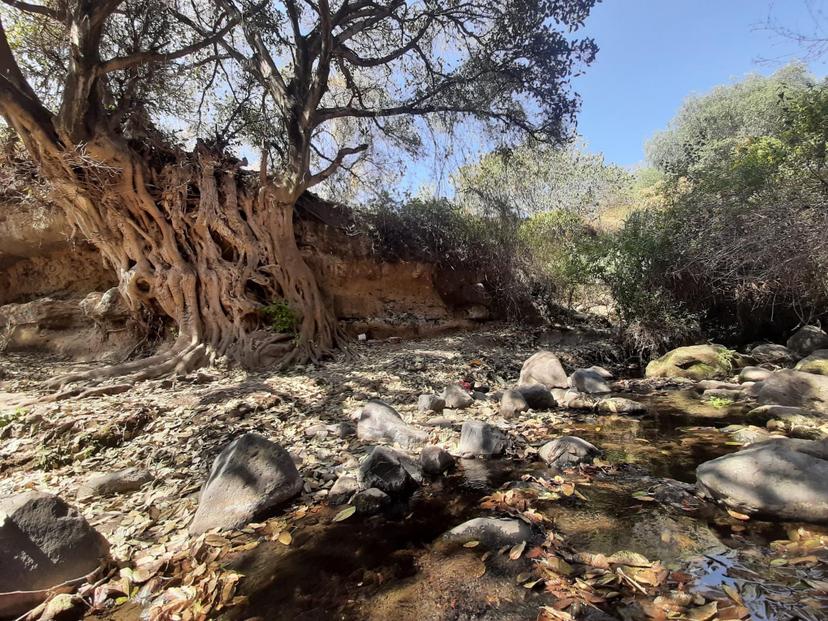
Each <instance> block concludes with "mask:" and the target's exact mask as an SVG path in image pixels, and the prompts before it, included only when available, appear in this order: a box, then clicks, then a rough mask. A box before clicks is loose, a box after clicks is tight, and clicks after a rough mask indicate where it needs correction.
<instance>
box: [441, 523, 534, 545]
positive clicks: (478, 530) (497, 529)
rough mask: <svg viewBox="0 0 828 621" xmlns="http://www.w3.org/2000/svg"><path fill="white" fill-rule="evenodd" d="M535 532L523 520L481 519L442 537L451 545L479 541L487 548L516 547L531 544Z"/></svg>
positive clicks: (456, 527) (461, 526)
mask: <svg viewBox="0 0 828 621" xmlns="http://www.w3.org/2000/svg"><path fill="white" fill-rule="evenodd" d="M536 537H537V535H536V533H535V531H534V530H533V529H532V527H531V526H529V525H528V524H527V523H526V522H524V521H523V520H515V519H512V518H492V517H479V518H474V519H473V520H469V521H468V522H463V523H462V524H460V525H458V526H455V527H454V528H452V529H451V530H450V531H448V532H447V533H445V534H444V535H443V537H442V539H443V541H445V542H447V543H451V544H465V543H468V542H470V541H479V542H480V543H481V544H482V545H484V546H485V547H487V548H501V547H503V546H514V545H517V544H519V543H520V542H522V541H525V542H527V543H529V542H531V541H532V540H533V539H535V538H536Z"/></svg>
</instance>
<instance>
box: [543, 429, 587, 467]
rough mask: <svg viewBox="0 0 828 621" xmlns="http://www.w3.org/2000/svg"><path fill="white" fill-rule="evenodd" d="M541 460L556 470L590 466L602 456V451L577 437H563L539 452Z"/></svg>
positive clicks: (548, 443)
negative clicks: (581, 465)
mask: <svg viewBox="0 0 828 621" xmlns="http://www.w3.org/2000/svg"><path fill="white" fill-rule="evenodd" d="M538 454H539V455H540V457H541V459H543V461H545V462H546V463H547V464H549V465H550V466H554V467H555V468H571V467H572V466H577V465H579V464H590V463H592V460H593V459H595V458H596V457H597V456H598V455H600V454H601V451H600V449H599V448H598V447H597V446H595V445H593V444H590V443H589V442H587V441H586V440H583V439H581V438H577V437H575V436H561V437H560V438H555V439H554V440H552V441H551V442H547V443H546V444H544V445H543V446H542V447H540V450H539V451H538Z"/></svg>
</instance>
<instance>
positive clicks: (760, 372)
mask: <svg viewBox="0 0 828 621" xmlns="http://www.w3.org/2000/svg"><path fill="white" fill-rule="evenodd" d="M772 373H773V371H769V370H768V369H763V368H762V367H745V368H744V369H742V370H741V371H739V383H740V384H744V383H745V382H762V381H764V380H766V379H768V378H769V377H770V376H771V374H772Z"/></svg>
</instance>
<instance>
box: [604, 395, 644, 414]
mask: <svg viewBox="0 0 828 621" xmlns="http://www.w3.org/2000/svg"><path fill="white" fill-rule="evenodd" d="M596 407H597V409H598V411H599V412H608V413H611V414H644V413H645V412H646V411H647V407H646V406H645V405H644V404H643V403H639V402H638V401H633V400H632V399H625V398H623V397H610V398H609V399H601V401H599V402H598V405H597V406H596Z"/></svg>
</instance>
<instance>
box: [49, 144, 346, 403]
mask: <svg viewBox="0 0 828 621" xmlns="http://www.w3.org/2000/svg"><path fill="white" fill-rule="evenodd" d="M88 149H89V151H90V153H92V154H93V155H94V160H92V162H91V163H90V162H89V161H87V160H84V162H83V163H84V167H83V168H82V169H81V170H82V172H81V173H78V168H76V167H75V168H72V169H71V177H70V178H69V179H68V180H67V181H66V182H63V183H61V182H58V183H57V184H56V185H57V186H58V190H59V191H62V196H63V197H64V201H66V200H68V201H70V204H68V205H66V209H65V210H66V213H67V215H68V216H69V217H70V218H71V219H72V220H73V222H74V223H75V225H76V226H77V227H78V228H79V229H80V230H81V232H82V233H83V234H84V235H85V236H86V237H87V238H88V239H90V240H93V241H94V242H95V245H96V246H97V247H98V248H99V249H100V250H101V252H102V254H103V256H104V257H105V259H106V260H107V261H108V262H109V263H110V264H112V265H113V267H114V268H115V270H116V272H117V273H118V274H119V275H120V285H119V290H120V292H121V295H122V296H123V298H124V300H125V301H126V303H127V305H128V306H129V307H130V308H131V309H132V310H133V311H134V312H135V313H136V314H138V313H139V312H145V313H146V312H149V313H150V314H154V315H161V316H166V317H167V318H168V319H169V320H171V321H172V322H174V323H175V324H176V325H177V326H178V330H179V337H178V339H177V340H176V342H175V344H173V345H172V347H170V349H169V350H167V351H164V352H161V353H159V354H156V355H154V356H151V357H149V358H145V359H141V360H133V361H129V362H125V363H121V364H115V365H112V366H106V367H101V368H96V369H91V370H88V371H84V372H78V373H70V374H67V375H63V376H61V377H56V378H54V379H52V380H51V381H49V382H47V383H46V384H45V386H46V387H47V388H49V389H63V388H64V387H66V386H68V385H70V384H80V385H81V386H80V387H78V386H73V387H71V388H68V389H66V390H63V391H61V392H59V393H58V394H57V395H54V396H53V398H54V399H65V398H72V397H76V398H77V397H82V396H90V395H91V394H101V393H90V392H88V391H89V390H90V389H92V388H94V387H96V386H99V385H100V384H102V383H104V382H107V381H108V380H112V379H115V378H117V379H118V384H119V386H123V385H128V384H134V383H135V382H138V381H141V380H148V379H158V378H162V377H168V376H178V375H185V374H187V373H190V372H192V371H193V370H195V369H197V368H199V367H201V366H205V365H208V364H211V363H213V362H215V361H217V360H219V359H226V360H228V361H230V362H231V363H236V364H239V365H241V366H243V367H247V368H256V367H262V366H270V367H273V366H275V367H277V368H281V367H285V366H287V365H290V364H294V363H302V362H308V361H311V362H316V361H318V360H319V359H320V358H321V357H322V356H323V355H325V354H326V353H328V352H329V351H330V350H331V349H333V348H334V347H336V346H337V345H338V344H339V343H340V342H341V335H340V332H339V330H338V328H337V324H336V320H335V317H334V316H333V313H332V311H331V309H330V305H329V304H328V303H327V301H326V300H325V299H324V296H323V295H322V292H321V291H320V289H319V287H318V285H317V282H316V278H315V276H314V274H313V272H312V271H311V270H310V268H309V267H308V265H307V264H306V263H305V261H304V258H303V257H302V254H301V252H300V251H299V248H298V246H297V244H296V239H295V232H294V226H293V217H294V208H293V206H294V204H295V201H296V198H297V197H298V195H297V194H296V193H295V192H293V193H290V192H286V191H285V190H284V189H281V190H280V189H278V188H275V187H274V186H272V185H267V183H268V182H265V185H264V186H262V185H260V183H262V181H261V179H257V178H255V177H252V176H251V175H249V174H245V173H243V172H241V171H239V170H238V169H237V168H235V167H234V166H235V165H233V164H228V163H227V162H223V161H219V160H217V159H216V158H215V157H214V156H213V155H211V154H207V153H198V154H197V155H190V154H178V155H177V158H178V159H176V160H175V162H174V163H167V164H164V165H163V166H161V167H159V168H153V167H152V166H150V165H149V164H148V163H147V161H145V160H144V159H143V158H139V157H138V156H137V155H136V154H135V153H133V152H131V151H130V150H128V149H124V148H121V145H117V144H113V143H105V144H97V145H89V146H88ZM97 161H102V162H105V165H100V166H96V164H95V162H97ZM81 174H82V175H83V178H82V179H81V178H80V175H81ZM67 197H68V198H67ZM274 303H279V304H284V305H285V306H286V307H287V308H289V309H290V311H291V313H292V314H293V315H294V316H295V320H296V325H295V330H292V331H291V332H290V333H279V332H276V331H274V330H273V328H272V327H271V326H268V325H267V322H266V319H265V318H264V317H263V316H262V313H261V309H262V308H263V307H265V306H268V305H270V304H274Z"/></svg>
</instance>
